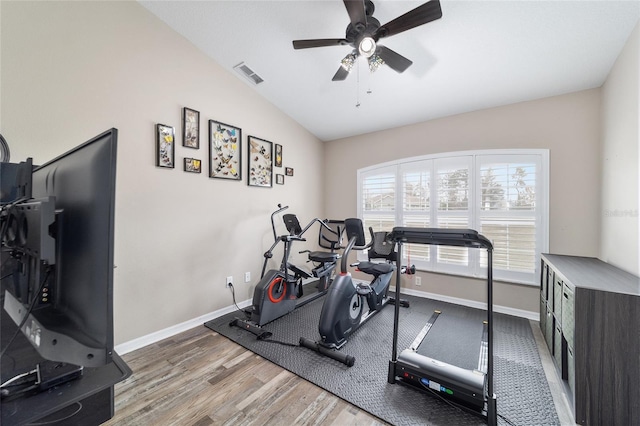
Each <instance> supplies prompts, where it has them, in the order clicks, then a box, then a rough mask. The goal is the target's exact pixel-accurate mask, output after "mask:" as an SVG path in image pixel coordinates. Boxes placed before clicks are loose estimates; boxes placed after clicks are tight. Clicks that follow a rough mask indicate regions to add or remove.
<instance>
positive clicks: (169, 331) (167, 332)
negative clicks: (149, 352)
mask: <svg viewBox="0 0 640 426" xmlns="http://www.w3.org/2000/svg"><path fill="white" fill-rule="evenodd" d="M251 303H252V301H251V299H247V300H245V301H243V302H240V303H238V307H239V308H240V309H244V308H246V307H247V306H250V305H251ZM234 311H236V307H235V306H233V305H232V306H227V307H226V308H222V309H218V310H217V311H214V312H211V313H208V314H206V315H202V316H199V317H197V318H193V319H191V320H189V321H185V322H182V323H180V324H176V325H173V326H171V327H168V328H165V329H164V330H159V331H156V332H154V333H151V334H147V335H146V336H142V337H139V338H137V339H133V340H130V341H128V342H125V343H121V344H119V345H116V347H115V348H114V349H115V351H116V352H117V353H118V355H124V354H127V353H129V352H133V351H135V350H136V349H140V348H143V347H145V346H147V345H151V344H153V343H156V342H159V341H160V340H163V339H167V338H169V337H171V336H175V335H176V334H178V333H182V332H183V331H187V330H191V329H192V328H195V327H198V326H201V325H203V324H204V323H205V322H207V321H211V320H213V319H216V318H218V317H221V316H222V315H226V314H228V313H231V312H234Z"/></svg>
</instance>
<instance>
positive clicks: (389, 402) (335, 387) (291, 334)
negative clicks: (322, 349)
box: [205, 296, 559, 425]
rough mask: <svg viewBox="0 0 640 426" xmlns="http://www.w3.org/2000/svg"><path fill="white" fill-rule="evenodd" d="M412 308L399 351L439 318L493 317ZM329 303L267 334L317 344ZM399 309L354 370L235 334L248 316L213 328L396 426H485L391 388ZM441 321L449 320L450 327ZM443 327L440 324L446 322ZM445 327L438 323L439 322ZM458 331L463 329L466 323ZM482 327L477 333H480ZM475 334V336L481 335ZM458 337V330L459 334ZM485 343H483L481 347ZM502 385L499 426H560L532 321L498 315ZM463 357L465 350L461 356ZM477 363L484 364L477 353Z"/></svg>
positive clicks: (369, 337) (358, 343)
mask: <svg viewBox="0 0 640 426" xmlns="http://www.w3.org/2000/svg"><path fill="white" fill-rule="evenodd" d="M405 299H407V300H409V301H410V302H411V307H409V308H402V307H401V308H400V327H399V333H398V344H399V350H401V349H404V348H407V347H409V345H410V344H411V343H412V342H413V340H414V339H415V337H416V336H417V335H418V333H419V332H420V330H421V329H422V327H423V326H424V324H425V323H426V322H427V320H428V319H429V318H430V316H431V314H432V313H433V311H434V310H440V311H442V312H443V314H442V315H443V318H444V315H453V316H456V314H457V316H458V317H459V318H472V319H473V320H474V321H475V320H476V318H478V317H483V316H484V317H486V312H485V311H482V310H477V309H473V308H467V307H464V306H459V305H454V304H450V303H446V302H439V301H435V300H431V299H422V298H418V297H412V296H407V297H405ZM323 301H324V298H320V299H318V300H316V301H313V302H311V303H309V304H307V305H305V306H303V307H301V308H299V309H296V310H295V311H293V312H291V313H290V314H287V315H285V316H283V317H281V318H279V319H277V320H275V321H273V322H272V323H270V324H267V325H266V326H264V329H265V330H267V331H270V332H272V333H273V337H272V340H278V341H281V342H286V343H291V344H297V342H298V340H299V338H300V337H306V338H308V339H313V340H317V339H318V338H319V335H318V321H319V317H320V310H321V308H322V303H323ZM393 310H394V307H393V305H389V306H387V307H385V308H384V309H383V310H382V311H381V312H380V313H379V314H377V315H376V316H374V317H373V318H372V319H371V320H370V321H369V322H367V323H366V324H365V325H364V326H362V327H361V328H360V329H358V330H357V331H356V332H355V333H354V334H353V335H352V336H351V337H350V338H349V341H348V342H347V344H346V345H345V346H344V348H343V349H342V352H344V353H346V354H349V355H352V356H355V358H356V362H355V365H354V366H353V367H347V366H346V365H344V364H341V363H339V362H337V361H335V360H332V359H329V358H326V357H324V356H322V355H319V354H317V353H315V352H313V351H311V350H308V349H306V348H302V347H291V346H287V345H283V344H278V343H275V342H269V341H259V340H257V339H256V336H255V335H253V334H251V333H249V332H247V331H245V330H242V329H239V328H237V327H231V326H229V323H230V322H231V320H233V318H235V317H242V313H240V312H237V313H233V314H228V315H225V316H222V317H220V318H217V319H215V320H212V321H209V322H207V323H206V324H205V326H207V327H208V328H210V329H212V330H214V331H216V332H218V333H220V334H222V335H224V336H226V337H228V338H230V339H231V340H233V341H235V342H236V343H238V344H240V345H242V346H244V347H245V348H247V349H249V350H251V351H252V352H255V353H256V354H258V355H260V356H262V357H264V358H266V359H268V360H270V361H271V362H274V363H275V364H278V365H279V366H281V367H283V368H285V369H287V370H289V371H291V372H292V373H294V374H296V375H298V376H300V377H302V378H304V379H306V380H308V381H310V382H312V383H314V384H316V385H318V386H320V387H322V388H324V389H326V390H327V391H329V392H331V393H333V394H335V395H337V396H338V397H340V398H342V399H344V400H346V401H348V402H350V403H352V404H354V405H356V406H358V407H360V408H361V409H363V410H365V411H368V412H369V413H371V414H373V415H375V416H377V417H379V418H380V419H382V420H384V421H386V422H388V423H391V424H396V425H483V424H486V423H485V421H484V420H483V419H481V418H479V417H476V416H474V415H472V414H469V413H467V412H464V411H461V410H459V409H457V408H455V407H452V406H450V405H448V404H446V403H445V402H443V401H441V400H440V399H438V398H436V397H434V396H431V395H428V394H425V393H422V392H420V391H418V390H415V389H413V388H410V387H408V386H406V385H401V384H393V385H392V384H389V383H387V371H388V363H389V360H390V359H391V350H392V339H393ZM443 318H441V319H443ZM441 319H438V321H440V320H441ZM436 322H437V321H436ZM456 327H457V328H461V327H463V326H462V325H461V324H460V323H458V324H457V326H456ZM474 327H475V326H474ZM474 334H477V333H475V331H474ZM451 335H452V336H455V330H451ZM480 338H481V336H480V335H478V336H477V337H476V340H477V341H478V342H479V340H480ZM494 348H495V349H494V361H495V368H494V383H495V386H494V387H495V393H496V395H497V400H498V414H499V416H501V417H499V418H498V424H500V425H507V424H509V423H507V421H506V420H505V419H508V420H509V421H510V422H511V423H512V424H515V425H532V424H535V425H558V424H559V420H558V417H557V414H556V412H555V407H554V403H553V399H552V396H551V392H550V390H549V385H548V383H547V381H546V377H545V374H544V370H543V368H542V364H541V362H540V357H539V355H538V351H537V346H536V343H535V340H534V337H533V333H532V331H531V328H530V325H529V322H528V321H527V320H526V319H523V318H518V317H513V316H509V315H503V314H497V313H496V314H494ZM455 350H457V351H459V350H460V349H459V348H458V349H455ZM472 350H475V351H476V352H475V353H474V354H473V356H475V357H476V359H477V349H472Z"/></svg>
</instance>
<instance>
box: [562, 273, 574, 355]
mask: <svg viewBox="0 0 640 426" xmlns="http://www.w3.org/2000/svg"><path fill="white" fill-rule="evenodd" d="M574 330H575V318H574V294H573V290H572V289H571V288H569V286H567V284H566V283H565V284H564V286H563V290H562V331H563V332H564V338H565V339H566V340H567V345H569V346H570V347H571V348H575V344H574V341H573V333H574Z"/></svg>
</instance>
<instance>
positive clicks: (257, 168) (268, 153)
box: [247, 136, 273, 188]
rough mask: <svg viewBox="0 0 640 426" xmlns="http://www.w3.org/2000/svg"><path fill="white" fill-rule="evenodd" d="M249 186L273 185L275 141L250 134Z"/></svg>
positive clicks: (269, 186) (268, 186)
mask: <svg viewBox="0 0 640 426" xmlns="http://www.w3.org/2000/svg"><path fill="white" fill-rule="evenodd" d="M248 151H249V154H248V159H249V162H248V164H249V171H248V172H247V184H248V185H249V186H262V187H267V188H271V187H272V186H273V143H272V142H269V141H266V140H264V139H260V138H256V137H255V136H249V149H248Z"/></svg>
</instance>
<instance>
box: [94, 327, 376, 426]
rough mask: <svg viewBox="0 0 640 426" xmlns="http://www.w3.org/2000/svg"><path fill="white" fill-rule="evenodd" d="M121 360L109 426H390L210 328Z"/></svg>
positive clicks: (189, 333) (179, 335)
mask: <svg viewBox="0 0 640 426" xmlns="http://www.w3.org/2000/svg"><path fill="white" fill-rule="evenodd" d="M123 359H124V360H125V361H126V362H127V364H128V365H129V367H130V368H131V369H132V370H133V374H132V376H131V377H129V378H128V379H127V380H125V381H124V382H122V383H119V384H117V385H116V387H115V416H114V417H113V418H112V419H111V420H110V421H109V422H107V423H105V424H106V425H118V426H120V425H136V426H137V425H198V426H204V425H287V424H290V425H293V424H295V425H340V426H342V425H385V424H386V423H384V422H382V421H381V420H380V419H378V418H376V417H374V416H372V415H370V414H369V413H367V412H366V411H362V410H360V409H358V408H356V407H355V406H353V405H351V404H349V403H348V402H346V401H344V400H342V399H340V398H338V397H336V396H334V395H333V394H331V393H329V392H327V391H325V390H323V389H321V388H319V387H318V386H316V385H314V384H312V383H310V382H307V381H306V380H304V379H301V378H299V377H298V376H296V375H295V374H293V373H290V372H288V371H286V370H284V369H282V368H280V367H279V366H277V365H275V364H273V363H271V362H269V361H267V360H265V359H263V358H261V357H259V356H257V355H256V354H254V353H253V352H251V351H248V350H246V349H244V348H243V347H242V346H239V345H238V344H236V343H234V342H233V341H231V340H229V339H227V338H226V337H224V336H221V335H219V334H217V333H215V332H213V331H211V330H209V329H208V328H206V327H204V326H202V327H196V328H194V329H191V330H188V331H186V332H183V333H181V334H178V335H176V336H173V337H171V338H169V339H166V340H163V341H161V342H158V343H155V344H153V345H149V346H146V347H144V348H142V349H139V350H137V351H134V352H131V353H129V354H126V355H124V356H123Z"/></svg>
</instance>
